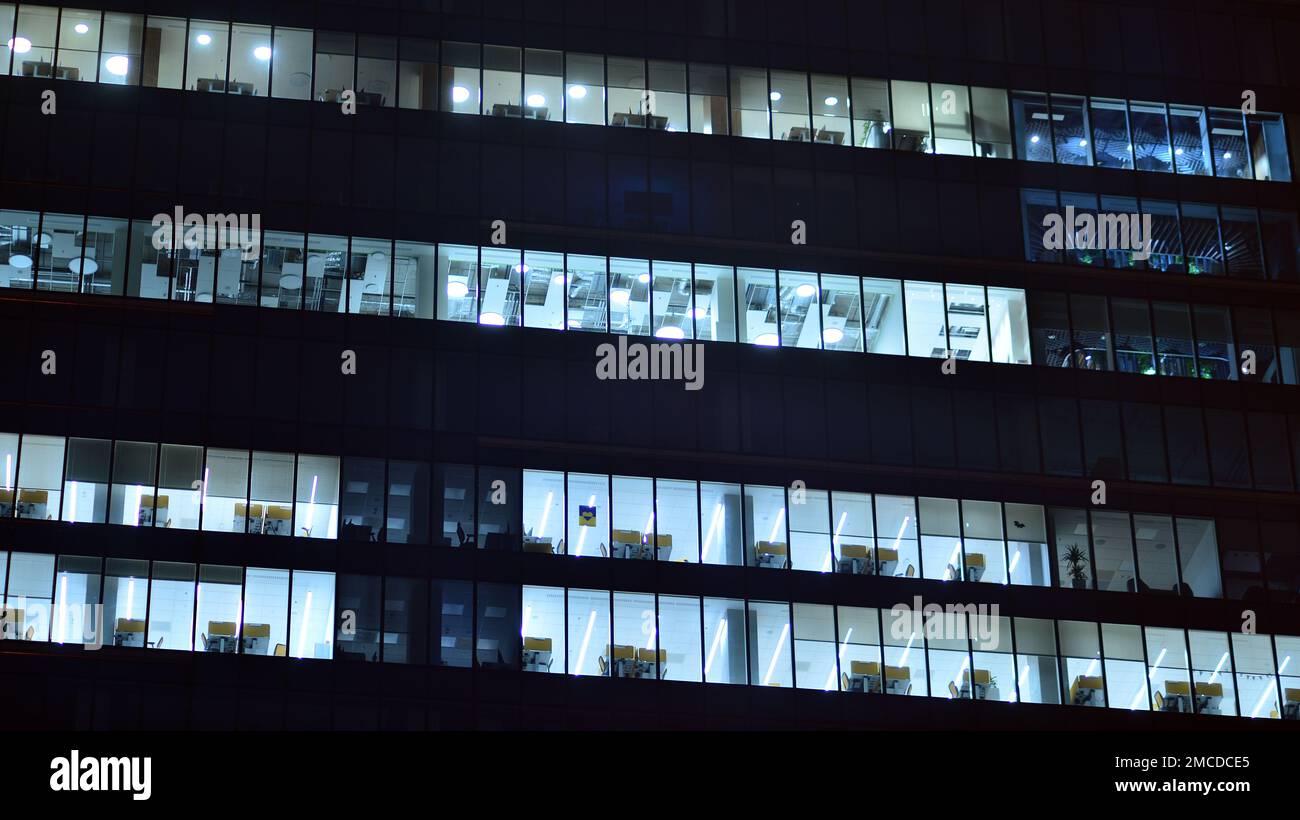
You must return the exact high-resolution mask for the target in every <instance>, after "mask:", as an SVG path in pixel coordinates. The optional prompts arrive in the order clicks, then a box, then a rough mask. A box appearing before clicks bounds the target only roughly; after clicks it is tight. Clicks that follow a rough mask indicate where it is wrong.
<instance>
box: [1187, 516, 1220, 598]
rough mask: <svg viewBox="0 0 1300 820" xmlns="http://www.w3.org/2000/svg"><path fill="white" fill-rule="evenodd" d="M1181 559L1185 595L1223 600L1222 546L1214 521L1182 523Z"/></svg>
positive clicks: (1201, 520) (1196, 519) (1199, 519)
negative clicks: (1220, 556) (1220, 573)
mask: <svg viewBox="0 0 1300 820" xmlns="http://www.w3.org/2000/svg"><path fill="white" fill-rule="evenodd" d="M1178 556H1179V568H1180V570H1181V571H1182V577H1183V581H1182V587H1181V589H1180V592H1181V593H1182V594H1183V595H1192V596H1195V597H1197V598H1222V597H1223V585H1222V583H1221V582H1220V579H1219V544H1218V539H1217V537H1216V536H1215V531H1214V521H1213V520H1212V519H1205V518H1179V519H1178Z"/></svg>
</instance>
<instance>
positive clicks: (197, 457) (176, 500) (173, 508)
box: [141, 444, 203, 530]
mask: <svg viewBox="0 0 1300 820" xmlns="http://www.w3.org/2000/svg"><path fill="white" fill-rule="evenodd" d="M202 468H203V448H202V447H190V446H187V445H183V444H164V445H163V446H162V457H161V460H160V462H159V467H158V494H157V496H156V499H155V498H154V497H147V498H144V499H142V501H141V506H142V507H143V508H145V509H146V510H147V509H148V508H149V507H150V506H152V507H153V525H154V526H155V527H172V528H175V529H181V530H197V529H198V528H199V504H200V499H201V498H202V487H203V483H202V479H203V469H202ZM142 523H143V522H142Z"/></svg>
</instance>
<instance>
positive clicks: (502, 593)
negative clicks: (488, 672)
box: [474, 582, 520, 669]
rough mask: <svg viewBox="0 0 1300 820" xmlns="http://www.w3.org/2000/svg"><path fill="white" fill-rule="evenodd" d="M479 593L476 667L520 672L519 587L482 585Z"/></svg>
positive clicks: (479, 585)
mask: <svg viewBox="0 0 1300 820" xmlns="http://www.w3.org/2000/svg"><path fill="white" fill-rule="evenodd" d="M477 589H478V594H477V598H478V603H477V606H478V638H477V640H476V646H475V653H474V654H475V658H476V661H475V665H476V666H479V667H484V668H488V669H518V668H519V650H520V645H519V644H520V642H519V632H518V630H519V626H518V624H519V622H520V621H519V617H520V612H519V586H518V585H517V584H489V583H482V582H480V583H479V584H478V588H477Z"/></svg>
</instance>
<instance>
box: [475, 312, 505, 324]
mask: <svg viewBox="0 0 1300 820" xmlns="http://www.w3.org/2000/svg"><path fill="white" fill-rule="evenodd" d="M478 323H479V324H480V325H498V326H500V325H504V324H505V323H506V317H504V316H502V315H501V314H500V313H484V314H483V315H481V316H479V317H478Z"/></svg>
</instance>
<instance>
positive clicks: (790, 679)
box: [749, 601, 794, 688]
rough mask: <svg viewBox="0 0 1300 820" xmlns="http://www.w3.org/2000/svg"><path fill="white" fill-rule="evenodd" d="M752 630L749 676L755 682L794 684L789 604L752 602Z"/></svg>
mask: <svg viewBox="0 0 1300 820" xmlns="http://www.w3.org/2000/svg"><path fill="white" fill-rule="evenodd" d="M749 634H750V644H751V648H752V651H751V652H750V657H749V679H750V681H751V682H752V683H753V685H755V686H780V687H785V688H789V687H791V686H793V685H794V669H793V664H792V659H791V647H790V605H789V604H785V603H768V602H764V601H750V602H749Z"/></svg>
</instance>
